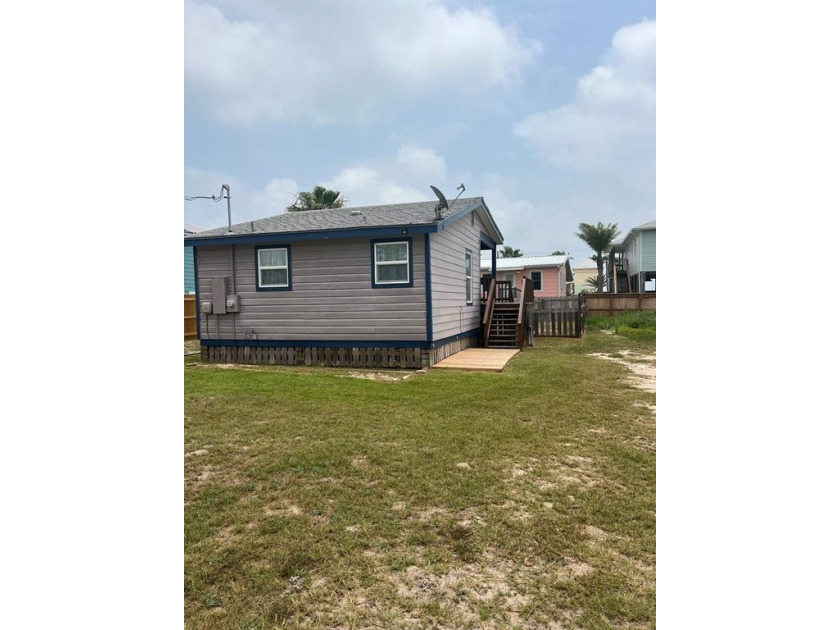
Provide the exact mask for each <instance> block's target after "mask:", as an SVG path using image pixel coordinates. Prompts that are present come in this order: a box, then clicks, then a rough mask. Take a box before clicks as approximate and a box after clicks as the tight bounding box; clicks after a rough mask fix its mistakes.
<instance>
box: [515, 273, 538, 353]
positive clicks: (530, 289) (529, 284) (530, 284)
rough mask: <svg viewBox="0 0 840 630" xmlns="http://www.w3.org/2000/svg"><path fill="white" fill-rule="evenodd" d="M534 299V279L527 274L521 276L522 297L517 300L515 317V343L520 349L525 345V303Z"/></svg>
mask: <svg viewBox="0 0 840 630" xmlns="http://www.w3.org/2000/svg"><path fill="white" fill-rule="evenodd" d="M533 301H534V281H533V280H531V278H529V277H528V276H524V277H523V278H522V299H520V300H519V316H518V317H517V319H516V345H517V346H518V347H519V349H520V350H521V349H522V347H523V346H524V345H525V326H524V322H525V305H526V304H530V303H532V302H533Z"/></svg>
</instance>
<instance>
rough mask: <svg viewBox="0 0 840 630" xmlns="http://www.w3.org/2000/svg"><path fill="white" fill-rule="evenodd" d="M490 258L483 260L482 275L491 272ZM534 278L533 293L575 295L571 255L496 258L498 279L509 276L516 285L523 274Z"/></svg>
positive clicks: (539, 294)
mask: <svg viewBox="0 0 840 630" xmlns="http://www.w3.org/2000/svg"><path fill="white" fill-rule="evenodd" d="M490 269H491V262H490V260H489V259H488V260H482V261H481V275H482V276H487V277H489V276H490ZM523 276H527V277H529V278H531V280H533V282H534V297H535V298H541V297H565V296H567V295H574V293H575V282H574V276H573V275H572V265H571V263H570V262H569V257H568V256H522V257H520V258H497V259H496V280H508V281H512V282H514V283H515V284H514V285H513V286H515V287H517V288H518V287H521V286H522V277H523Z"/></svg>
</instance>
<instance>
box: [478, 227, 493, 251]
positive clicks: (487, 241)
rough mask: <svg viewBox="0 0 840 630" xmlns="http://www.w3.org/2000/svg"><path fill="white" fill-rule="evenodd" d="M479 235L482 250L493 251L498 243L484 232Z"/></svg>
mask: <svg viewBox="0 0 840 630" xmlns="http://www.w3.org/2000/svg"><path fill="white" fill-rule="evenodd" d="M478 234H479V238H480V239H481V244H482V246H483V247H482V248H481V249H493V248H495V247H496V243H494V242H493V239H492V238H490V236H488V235H487V234H485V233H484V232H483V231H479V233H478Z"/></svg>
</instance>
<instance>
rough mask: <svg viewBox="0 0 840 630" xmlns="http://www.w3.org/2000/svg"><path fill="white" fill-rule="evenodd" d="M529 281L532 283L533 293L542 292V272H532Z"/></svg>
mask: <svg viewBox="0 0 840 630" xmlns="http://www.w3.org/2000/svg"><path fill="white" fill-rule="evenodd" d="M531 280H532V281H533V282H534V291H542V271H532V272H531Z"/></svg>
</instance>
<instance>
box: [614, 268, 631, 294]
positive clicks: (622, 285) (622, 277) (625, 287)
mask: <svg viewBox="0 0 840 630" xmlns="http://www.w3.org/2000/svg"><path fill="white" fill-rule="evenodd" d="M615 293H630V278H628V277H627V272H626V271H624V270H623V269H619V270H617V271H616V272H615Z"/></svg>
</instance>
